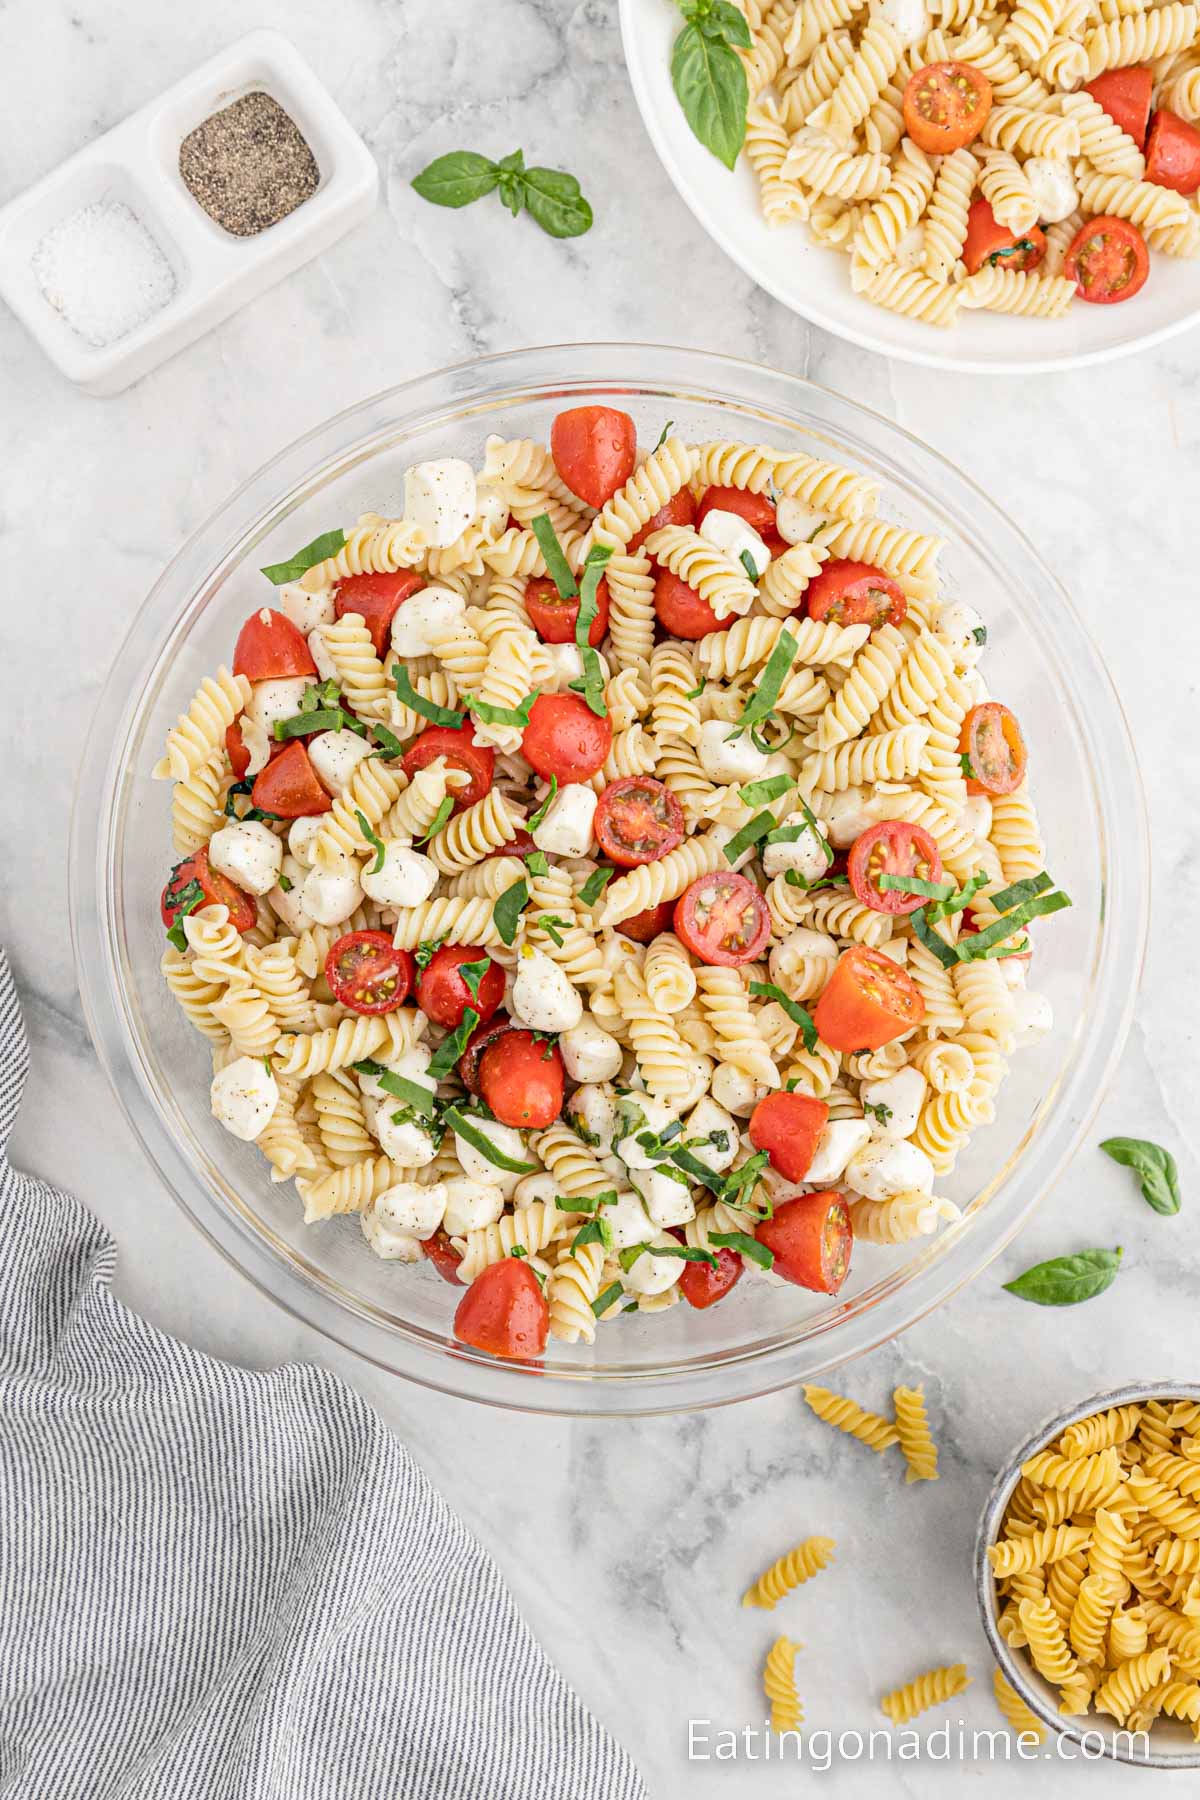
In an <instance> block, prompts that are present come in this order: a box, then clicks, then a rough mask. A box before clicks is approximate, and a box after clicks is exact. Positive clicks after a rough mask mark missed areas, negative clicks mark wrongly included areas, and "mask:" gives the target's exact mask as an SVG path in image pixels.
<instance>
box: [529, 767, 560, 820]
mask: <svg viewBox="0 0 1200 1800" xmlns="http://www.w3.org/2000/svg"><path fill="white" fill-rule="evenodd" d="M557 792H558V776H557V775H552V776H551V777H550V790H549V792H548V793H547V795H546V798H545V799H544V800H543V801H542V804H541V805H540V806H539V807H538V809H537V811H536V812H535V813H534V814H533V815H532V817H531V818H529V819H528V820H526V828H527V829H528V830H529V831H536V830H537V828H538V826H539V825H540V824H541V822H542V820H543V819H544V818H545V816H546V814H547V813H548V812H549V811H550V807H551V805H552V803H553V800H554V796H555V794H557Z"/></svg>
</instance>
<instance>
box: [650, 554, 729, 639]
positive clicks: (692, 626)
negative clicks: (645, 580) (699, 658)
mask: <svg viewBox="0 0 1200 1800" xmlns="http://www.w3.org/2000/svg"><path fill="white" fill-rule="evenodd" d="M654 610H655V612H656V613H657V614H658V622H659V624H660V625H661V626H662V628H663V630H664V631H668V632H670V634H671V636H672V637H677V638H688V639H689V640H692V639H695V638H702V637H707V636H708V634H709V632H710V631H727V630H728V629H729V627H730V625H732V624H733V620H732V619H725V620H721V619H718V617H717V615H716V613H715V612H714V611H713V609H712V607H711V606H710V605H709V604H708V601H707V600H702V599H701V598H700V596H699V594H698V593H697V592H696V590H695V588H694V587H689V586H688V584H687V582H686V581H684V580H683V579H682V578H681V577H680V576H678V575H676V574H674V573H673V572H672V571H671V570H670V569H660V570H659V571H658V574H657V575H656V576H655V577H654Z"/></svg>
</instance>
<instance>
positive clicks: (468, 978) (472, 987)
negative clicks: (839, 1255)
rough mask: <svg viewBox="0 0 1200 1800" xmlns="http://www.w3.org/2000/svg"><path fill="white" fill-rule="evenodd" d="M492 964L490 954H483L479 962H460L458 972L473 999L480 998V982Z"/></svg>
mask: <svg viewBox="0 0 1200 1800" xmlns="http://www.w3.org/2000/svg"><path fill="white" fill-rule="evenodd" d="M491 966H492V959H491V957H490V956H481V957H480V959H479V961H478V962H473V963H459V965H458V972H459V974H460V975H461V976H462V978H463V981H464V982H465V983H466V987H467V992H468V993H469V994H470V996H471V998H472V1000H478V998H479V984H480V982H481V981H482V980H483V978H484V976H485V975H486V974H487V972H488V970H489V969H490V968H491Z"/></svg>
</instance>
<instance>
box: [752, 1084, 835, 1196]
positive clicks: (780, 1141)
mask: <svg viewBox="0 0 1200 1800" xmlns="http://www.w3.org/2000/svg"><path fill="white" fill-rule="evenodd" d="M828 1122H829V1108H828V1107H827V1106H826V1104H825V1102H824V1101H823V1100H814V1099H813V1098H812V1096H811V1094H784V1093H780V1094H768V1095H767V1096H766V1098H765V1099H763V1100H760V1101H759V1103H758V1105H757V1106H756V1107H755V1109H754V1111H753V1112H752V1113H751V1114H750V1142H751V1143H752V1144H753V1145H754V1148H755V1149H756V1150H765V1151H766V1153H767V1155H768V1157H769V1158H770V1162H771V1167H772V1168H773V1169H778V1171H779V1173H780V1174H781V1175H782V1176H783V1178H784V1180H785V1181H803V1180H804V1178H805V1176H806V1175H807V1174H808V1167H809V1164H810V1163H811V1162H812V1159H813V1157H814V1156H815V1155H816V1153H817V1143H818V1141H819V1139H820V1136H821V1133H822V1132H823V1131H824V1129H825V1126H826V1125H827V1123H828Z"/></svg>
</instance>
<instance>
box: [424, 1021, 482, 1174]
mask: <svg viewBox="0 0 1200 1800" xmlns="http://www.w3.org/2000/svg"><path fill="white" fill-rule="evenodd" d="M478 1023H479V1014H478V1013H477V1012H476V1011H475V1008H474V1007H473V1006H468V1007H466V1008H464V1010H463V1016H462V1018H461V1020H460V1021H459V1023H458V1024H457V1025H456V1026H455V1027H454V1030H453V1031H451V1032H449V1033H447V1035H446V1036H445V1037H444V1038H443V1039H442V1041H441V1043H440V1044H439V1045H438V1047H437V1049H436V1050H435V1051H434V1053H433V1057H432V1060H431V1061H430V1064H429V1079H430V1080H431V1081H442V1080H444V1079H445V1077H446V1076H447V1075H448V1074H449V1073H450V1071H451V1069H452V1068H453V1067H454V1065H455V1064H456V1063H457V1061H458V1059H459V1057H460V1056H461V1055H462V1053H463V1051H464V1050H465V1049H466V1047H467V1039H468V1038H469V1037H470V1035H471V1033H472V1032H473V1031H474V1029H475V1027H476V1026H477V1025H478ZM468 1141H470V1140H468Z"/></svg>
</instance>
